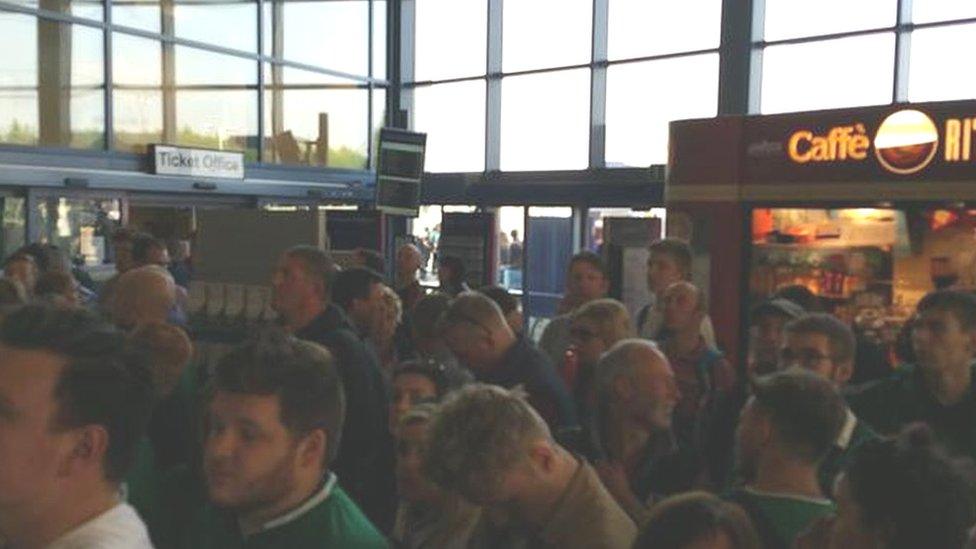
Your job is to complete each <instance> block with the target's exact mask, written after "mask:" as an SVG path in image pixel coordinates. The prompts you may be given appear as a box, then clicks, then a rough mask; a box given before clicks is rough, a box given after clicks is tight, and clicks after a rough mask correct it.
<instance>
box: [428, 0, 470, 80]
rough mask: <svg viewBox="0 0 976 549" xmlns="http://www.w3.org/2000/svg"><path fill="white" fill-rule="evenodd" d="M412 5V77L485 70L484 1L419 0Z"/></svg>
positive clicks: (432, 77)
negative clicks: (413, 52)
mask: <svg viewBox="0 0 976 549" xmlns="http://www.w3.org/2000/svg"><path fill="white" fill-rule="evenodd" d="M414 5H415V6H416V8H415V9H416V23H415V31H414V40H415V57H416V63H415V65H414V79H415V80H417V81H424V80H441V79H446V78H457V77H462V76H479V75H482V74H484V73H485V70H486V68H485V55H486V53H485V52H486V49H485V48H486V47H487V37H488V29H487V27H488V2H487V1H486V0H421V1H419V2H414Z"/></svg>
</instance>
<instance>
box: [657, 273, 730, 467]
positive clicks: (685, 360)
mask: <svg viewBox="0 0 976 549" xmlns="http://www.w3.org/2000/svg"><path fill="white" fill-rule="evenodd" d="M663 300H664V328H665V330H666V331H667V333H668V337H667V339H665V340H664V341H663V342H662V349H663V351H664V354H665V355H666V356H667V357H668V361H669V362H670V363H671V367H672V368H673V369H674V376H675V379H676V381H677V382H678V389H680V390H681V399H679V401H678V406H677V408H675V411H674V432H675V436H676V437H677V440H678V444H679V445H680V446H682V447H683V448H693V449H697V450H698V453H699V455H701V456H708V457H709V463H708V466H709V472H710V473H711V477H712V479H713V480H714V481H716V482H719V481H720V480H721V478H722V477H723V476H724V473H725V472H726V471H727V470H728V465H729V463H728V459H727V458H728V455H729V452H728V450H729V449H731V447H732V443H733V440H732V432H733V430H734V421H732V420H729V421H726V420H727V419H728V417H732V418H734V417H735V409H734V408H735V402H736V393H735V388H736V375H735V370H734V369H733V368H732V365H731V364H729V362H728V361H727V360H726V359H725V358H724V357H723V356H722V353H721V352H720V351H719V350H718V349H716V348H715V347H713V346H711V345H709V344H708V343H707V342H706V341H705V338H704V336H702V334H701V324H702V319H704V318H705V314H706V311H707V310H708V303H707V301H706V299H705V295H704V293H702V291H701V290H700V289H699V288H698V287H697V286H695V285H694V284H692V283H690V282H684V281H682V282H675V283H674V284H671V285H670V286H668V288H667V289H666V290H665V291H664V295H663Z"/></svg>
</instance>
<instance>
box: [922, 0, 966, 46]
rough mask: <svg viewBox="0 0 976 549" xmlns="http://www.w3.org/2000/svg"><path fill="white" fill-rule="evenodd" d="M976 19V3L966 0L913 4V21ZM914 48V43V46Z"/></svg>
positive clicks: (923, 0) (931, 0)
mask: <svg viewBox="0 0 976 549" xmlns="http://www.w3.org/2000/svg"><path fill="white" fill-rule="evenodd" d="M967 17H976V2H972V1H966V0H922V1H919V0H916V1H915V2H914V3H913V4H912V21H914V22H915V23H930V22H933V21H949V20H952V19H964V18H967ZM912 47H914V43H913V45H912Z"/></svg>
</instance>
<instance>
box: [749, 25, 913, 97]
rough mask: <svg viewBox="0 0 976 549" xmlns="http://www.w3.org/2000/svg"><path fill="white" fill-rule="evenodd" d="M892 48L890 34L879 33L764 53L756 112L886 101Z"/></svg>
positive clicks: (774, 48) (891, 77)
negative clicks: (759, 99)
mask: <svg viewBox="0 0 976 549" xmlns="http://www.w3.org/2000/svg"><path fill="white" fill-rule="evenodd" d="M894 45H895V37H894V34H892V33H884V34H873V35H869V36H858V37H854V38H842V39H839V40H827V41H823V42H812V43H808V44H797V45H783V46H770V47H768V48H766V50H765V52H764V53H763V75H762V112H763V113H764V114H768V113H776V112H790V111H802V110H814V109H833V108H839V107H855V106H862V105H880V104H885V103H889V102H891V90H892V82H893V78H894V76H893V72H894V60H893V59H894V58H893V56H894ZM852 52H856V55H852Z"/></svg>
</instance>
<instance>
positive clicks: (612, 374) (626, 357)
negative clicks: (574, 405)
mask: <svg viewBox="0 0 976 549" xmlns="http://www.w3.org/2000/svg"><path fill="white" fill-rule="evenodd" d="M640 349H651V350H654V351H657V352H660V351H659V349H658V347H657V345H655V344H654V342H653V341H650V340H647V339H640V338H630V339H622V340H620V341H618V342H617V343H616V344H614V346H613V347H610V350H608V351H607V352H605V353H603V356H601V357H600V362H598V363H597V366H596V394H597V400H598V401H600V402H605V401H607V400H608V399H609V398H610V396H611V394H612V392H613V384H614V382H615V381H616V380H617V378H619V377H621V376H626V377H628V378H629V379H634V378H635V377H636V376H637V370H638V368H639V367H640V363H639V362H638V361H636V360H633V359H632V357H633V356H634V353H635V352H636V351H638V350H640Z"/></svg>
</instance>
